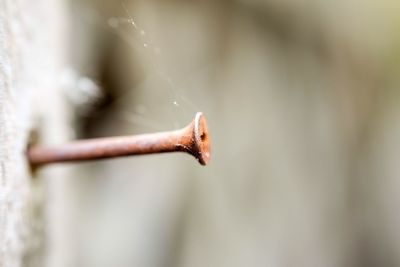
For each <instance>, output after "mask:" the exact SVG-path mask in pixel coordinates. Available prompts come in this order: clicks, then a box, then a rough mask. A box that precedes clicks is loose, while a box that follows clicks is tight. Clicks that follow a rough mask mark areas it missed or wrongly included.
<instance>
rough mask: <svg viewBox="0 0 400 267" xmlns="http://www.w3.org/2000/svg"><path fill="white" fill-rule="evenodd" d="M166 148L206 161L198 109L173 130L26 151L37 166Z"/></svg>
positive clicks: (204, 131) (204, 127)
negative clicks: (190, 120)
mask: <svg viewBox="0 0 400 267" xmlns="http://www.w3.org/2000/svg"><path fill="white" fill-rule="evenodd" d="M166 152H187V153H189V154H191V155H193V156H194V157H195V158H196V159H197V160H198V161H199V162H200V164H202V165H206V164H207V163H208V161H209V158H210V142H209V136H208V131H207V125H206V121H205V118H204V115H203V114H202V113H200V112H199V113H197V114H196V117H195V119H194V120H193V121H192V122H191V123H190V124H189V125H188V126H186V127H185V128H183V129H180V130H176V131H170V132H160V133H152V134H143V135H133V136H121V137H107V138H97V139H88V140H78V141H74V142H71V143H67V144H64V145H59V146H54V147H42V146H33V147H30V148H29V149H28V152H27V155H28V159H29V161H30V163H31V164H32V165H33V166H41V165H44V164H49V163H56V162H73V161H86V160H96V159H105V158H114V157H122V156H129V155H143V154H155V153H166Z"/></svg>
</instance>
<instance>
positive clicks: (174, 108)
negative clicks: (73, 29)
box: [107, 2, 200, 130]
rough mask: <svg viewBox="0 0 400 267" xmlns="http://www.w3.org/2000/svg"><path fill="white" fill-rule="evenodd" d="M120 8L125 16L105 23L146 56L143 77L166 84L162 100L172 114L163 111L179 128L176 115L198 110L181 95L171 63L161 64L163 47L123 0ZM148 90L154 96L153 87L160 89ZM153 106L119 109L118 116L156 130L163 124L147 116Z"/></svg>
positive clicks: (182, 92)
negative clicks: (172, 74) (165, 93)
mask: <svg viewBox="0 0 400 267" xmlns="http://www.w3.org/2000/svg"><path fill="white" fill-rule="evenodd" d="M121 7H122V8H123V11H124V13H125V16H126V17H110V18H108V20H107V24H108V26H109V27H111V28H112V29H113V31H114V32H115V33H116V34H117V35H118V36H119V37H120V38H121V39H122V40H124V41H125V42H127V43H128V45H129V46H130V47H131V48H132V49H137V52H138V53H146V56H147V57H146V59H148V60H149V62H146V63H147V64H146V65H147V66H149V67H147V68H146V70H145V71H146V74H145V76H147V79H159V80H160V81H162V83H163V84H165V86H161V88H163V89H162V90H168V94H167V95H168V97H167V98H165V99H163V100H162V101H163V102H164V101H165V105H168V106H170V107H171V108H168V110H170V111H171V113H172V114H166V115H167V119H168V120H169V124H170V126H172V127H174V128H179V127H182V125H181V124H180V123H179V121H178V120H177V118H178V117H179V115H183V116H184V117H187V115H188V114H190V116H191V115H192V114H194V113H195V112H197V111H199V110H200V109H199V108H198V107H197V106H196V105H195V104H194V103H193V102H192V101H190V100H189V99H188V97H186V96H185V95H184V90H182V88H180V87H179V86H178V85H177V83H176V82H175V81H174V79H173V78H172V76H171V75H170V74H169V72H168V71H167V69H171V66H164V65H163V64H162V60H161V59H160V56H161V55H162V51H163V49H162V48H161V47H160V46H159V45H157V44H156V43H155V42H154V41H153V38H152V37H151V34H148V31H146V30H145V29H144V28H143V27H142V26H141V25H140V23H138V22H137V21H136V20H135V19H134V17H133V16H132V14H131V13H130V12H129V9H128V8H127V6H126V4H125V2H121ZM127 26H128V27H127ZM154 77H155V78H154ZM150 90H154V95H156V94H157V92H156V90H159V89H157V88H153V89H150ZM131 91H132V90H130V89H129V90H127V92H126V94H129V93H130V92H131ZM126 97H128V96H126V95H124V94H122V95H121V96H120V98H121V99H125V98H126ZM128 98H129V97H128ZM155 108H156V107H149V103H147V104H145V103H141V104H137V105H136V107H135V108H134V110H133V111H132V110H129V111H127V110H122V111H120V116H121V119H123V120H125V121H127V122H129V123H133V124H136V125H141V126H144V127H146V128H151V129H152V130H157V129H159V128H160V127H159V126H160V125H161V124H163V123H161V122H160V121H157V120H156V119H151V118H150V117H149V116H148V110H149V109H155ZM179 113H181V114H179ZM182 113H183V114H182Z"/></svg>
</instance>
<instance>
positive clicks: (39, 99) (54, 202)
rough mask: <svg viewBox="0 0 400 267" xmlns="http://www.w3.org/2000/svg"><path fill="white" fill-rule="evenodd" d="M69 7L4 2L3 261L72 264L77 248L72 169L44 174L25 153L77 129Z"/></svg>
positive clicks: (0, 115)
mask: <svg viewBox="0 0 400 267" xmlns="http://www.w3.org/2000/svg"><path fill="white" fill-rule="evenodd" d="M66 12H67V5H66V3H65V2H64V1H47V0H40V1H29V0H28V1H26V0H2V1H0V266H4V267H19V266H67V265H64V263H63V262H66V261H67V260H66V259H67V258H68V256H69V251H71V249H70V246H69V245H68V244H69V241H70V240H71V239H70V238H68V239H66V238H65V235H66V234H67V233H68V232H69V229H70V226H69V224H68V220H66V218H69V217H70V214H69V213H68V208H66V207H67V206H68V205H69V203H70V200H69V197H65V195H68V194H66V192H67V191H68V189H67V186H66V185H68V179H67V178H66V177H67V175H66V172H65V171H60V170H58V171H57V170H54V169H53V170H47V171H45V172H41V174H40V175H39V174H38V172H34V171H33V170H32V169H31V168H30V166H29V163H28V161H27V158H26V156H25V152H26V149H27V147H28V145H29V144H30V143H31V142H32V141H33V140H35V141H36V142H39V140H40V142H43V143H52V142H62V141H65V139H66V138H67V137H68V132H69V131H70V129H71V125H70V123H69V118H70V116H69V115H70V114H71V110H70V109H71V107H72V105H71V103H72V102H71V101H69V100H68V98H67V97H66V94H65V93H64V91H63V90H62V89H63V88H64V87H63V86H62V83H61V82H60V80H62V79H61V78H62V76H63V73H64V70H65V68H66V65H67V64H66V62H67V60H66V55H67V41H68V29H67V21H68V18H67V13H66ZM44 24H45V25H44ZM69 89H71V88H69ZM71 90H72V91H74V90H75V89H74V88H72V89H71ZM34 136H36V138H34ZM69 233H71V232H69ZM69 236H71V235H70V234H69ZM60 252H62V253H60ZM45 258H47V259H45ZM69 266H72V265H69Z"/></svg>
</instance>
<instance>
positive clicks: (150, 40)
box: [69, 0, 400, 267]
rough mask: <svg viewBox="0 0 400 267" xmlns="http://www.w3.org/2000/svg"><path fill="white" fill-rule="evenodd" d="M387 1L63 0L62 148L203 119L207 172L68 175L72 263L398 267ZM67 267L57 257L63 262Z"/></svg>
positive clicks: (399, 37)
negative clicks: (66, 81) (71, 133)
mask: <svg viewBox="0 0 400 267" xmlns="http://www.w3.org/2000/svg"><path fill="white" fill-rule="evenodd" d="M399 11H400V2H399V1H396V0H382V1H373V0H363V1H361V0H352V1H346V0H339V1H338V0H336V1H333V0H331V1H306V0H303V1H298V0H297V1H296V0H279V1H277V0H247V1H245V0H219V1H215V0H214V1H211V0H203V1H200V0H192V1H180V0H163V1H161V0H158V1H157V0H146V1H145V0H141V1H134V0H85V1H78V0H71V1H70V14H71V16H72V18H71V28H70V31H71V41H72V42H71V44H70V60H71V62H72V66H73V69H74V70H75V71H76V72H77V73H79V74H80V75H85V76H87V77H89V78H90V80H85V79H83V80H80V83H81V85H82V87H83V88H86V87H87V88H89V89H90V88H92V87H91V86H90V85H91V81H93V82H95V83H96V84H97V85H98V86H99V88H100V92H99V93H98V94H97V96H96V97H94V98H93V99H92V100H93V101H92V102H91V103H90V104H85V105H83V106H82V108H79V109H76V110H75V119H74V120H75V121H76V125H77V128H78V137H80V138H89V137H100V136H112V135H126V134H139V133H146V132H154V131H164V130H172V129H177V128H180V127H183V126H185V125H186V124H187V123H189V122H190V121H191V120H192V119H193V117H194V115H195V113H196V112H198V111H202V112H204V114H205V116H206V118H207V121H208V124H209V130H210V132H211V139H212V159H211V163H210V165H209V166H206V167H201V166H200V165H199V164H198V163H197V162H196V161H195V160H194V159H193V158H192V157H189V156H187V155H184V154H164V155H153V156H143V157H130V158H124V159H117V160H108V161H101V162H96V163H87V164H82V165H79V167H77V168H76V169H74V177H75V178H74V186H73V187H74V188H73V192H74V194H75V195H74V203H75V204H74V205H73V207H72V209H73V210H74V214H75V216H74V217H73V219H72V220H73V221H74V224H75V227H76V231H74V232H75V233H77V234H76V235H75V236H73V237H72V236H71V237H70V238H71V240H74V241H73V242H72V244H73V246H71V247H72V248H73V250H72V251H71V252H70V257H71V259H73V260H72V261H73V262H74V264H73V265H71V266H146V267H157V266H185V267H197V266H210V267H211V266H216V267H225V266H226V267H228V266H229V267H236V266H237V267H239V266H240V267H241V266H324V267H329V266H399V265H400V230H399V228H398V226H399V225H400V211H399V210H398V206H399V205H398V204H399V201H400V197H399V193H400V166H399V163H398V160H400V141H399V137H400V119H399V118H400V105H399V104H400V90H399V85H400V75H399V74H400V73H399V70H400V31H399V30H400V16H399ZM71 259H69V260H71Z"/></svg>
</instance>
